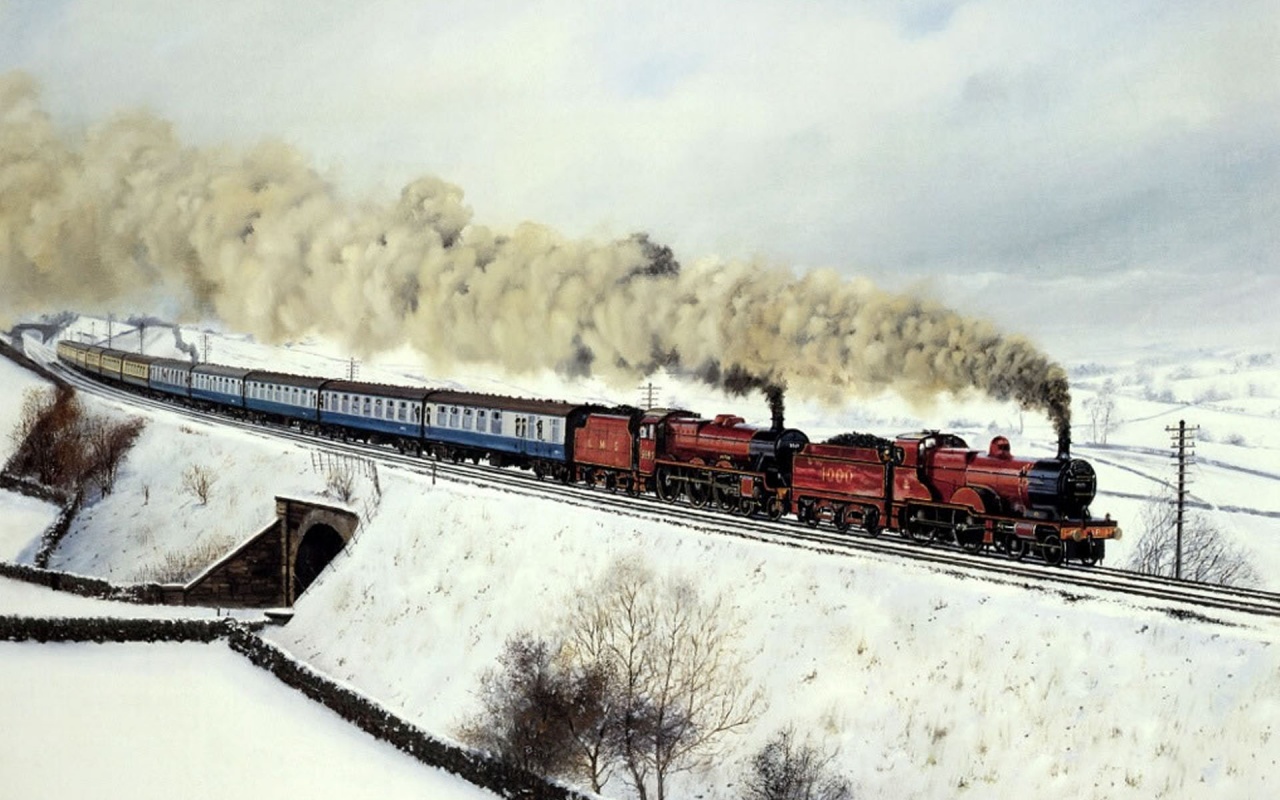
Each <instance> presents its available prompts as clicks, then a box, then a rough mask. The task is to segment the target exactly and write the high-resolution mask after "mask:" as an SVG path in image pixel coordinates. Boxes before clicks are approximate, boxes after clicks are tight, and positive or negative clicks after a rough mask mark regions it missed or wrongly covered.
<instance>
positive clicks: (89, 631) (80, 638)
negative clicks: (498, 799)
mask: <svg viewBox="0 0 1280 800" xmlns="http://www.w3.org/2000/svg"><path fill="white" fill-rule="evenodd" d="M218 640H225V641H226V642H227V643H228V645H229V646H230V648H231V649H232V650H234V651H235V652H237V653H240V654H241V655H243V656H244V657H245V658H247V659H248V660H249V661H250V663H252V664H253V665H254V666H257V667H259V668H260V669H264V670H266V671H267V672H270V673H271V674H272V675H274V676H275V677H276V678H277V679H278V680H280V681H281V682H282V683H284V684H285V685H287V686H290V687H292V688H294V689H296V690H298V691H300V692H302V693H303V694H304V695H306V696H307V697H308V698H310V699H312V700H314V701H315V702H317V703H321V704H323V705H324V706H326V707H328V708H330V709H332V710H333V711H334V712H336V713H337V714H338V715H339V716H341V717H342V718H343V719H345V720H347V721H348V722H350V723H351V724H353V725H355V726H357V727H359V728H360V729H361V730H363V731H365V732H367V733H369V734H370V735H372V736H373V737H375V738H377V739H380V740H382V741H384V742H387V743H388V744H390V745H392V746H394V747H395V748H397V749H398V750H400V751H402V752H404V753H406V754H408V755H410V756H412V757H413V758H416V759H417V760H418V761H421V762H422V763H424V764H427V765H429V766H432V767H438V768H440V769H443V770H446V771H448V772H450V773H453V774H454V775H457V776H458V777H460V778H462V779H463V780H466V781H468V782H470V783H472V784H475V785H476V786H480V787H482V788H485V789H488V790H490V791H492V792H496V793H497V794H498V795H499V796H502V797H507V798H521V800H588V797H587V795H583V794H581V793H579V792H577V791H574V790H573V789H569V788H567V787H564V786H561V785H559V784H556V783H554V782H552V781H548V780H546V779H544V778H542V777H539V776H537V775H534V774H533V773H530V772H526V771H524V770H522V769H519V768H516V767H512V766H510V765H508V764H505V763H503V762H501V761H499V760H497V759H496V758H493V757H492V756H490V755H487V754H485V753H481V752H478V751H474V750H469V749H467V748H465V747H461V746H459V745H456V744H452V743H450V742H446V741H443V740H441V739H437V738H436V737H434V736H432V735H431V734H429V733H427V732H426V731H424V730H422V729H420V728H418V727H417V726H415V725H412V724H410V723H409V722H406V721H405V720H403V719H400V718H399V717H397V716H396V715H394V714H392V713H391V712H390V711H388V710H387V709H385V708H383V707H382V706H380V705H379V704H377V703H375V702H374V701H373V700H371V699H370V698H368V697H365V696H364V695H361V694H359V693H357V692H355V691H353V690H352V689H350V688H347V687H345V686H342V685H340V684H338V683H337V682H336V681H334V680H332V679H331V678H329V677H328V676H326V675H323V674H321V673H319V672H317V671H315V670H314V669H312V668H311V667H309V666H307V665H306V664H303V663H301V662H299V661H297V660H296V659H294V658H293V657H292V656H290V655H289V654H288V653H286V652H285V651H284V650H282V649H280V647H278V646H277V645H275V644H272V643H271V642H267V641H265V640H263V639H262V638H261V637H259V636H258V635H257V634H256V633H255V631H254V630H253V628H252V627H251V626H249V625H246V624H245V623H243V622H239V621H236V620H233V619H229V618H222V619H216V620H181V619H178V620H167V619H165V620H157V619H105V618H97V619H63V618H45V617H4V616H0V641H12V642H96V643H103V642H123V643H128V642H134V643H136V642H201V643H211V642H215V641H218ZM174 724H182V723H181V722H180V721H175V722H174ZM190 724H199V723H198V722H194V723H190Z"/></svg>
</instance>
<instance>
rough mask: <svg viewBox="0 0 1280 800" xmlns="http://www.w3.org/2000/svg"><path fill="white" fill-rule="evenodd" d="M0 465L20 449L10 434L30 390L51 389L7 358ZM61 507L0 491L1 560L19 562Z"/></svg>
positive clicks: (2, 364)
mask: <svg viewBox="0 0 1280 800" xmlns="http://www.w3.org/2000/svg"><path fill="white" fill-rule="evenodd" d="M0 386H2V387H4V389H3V402H0V466H3V465H4V464H5V463H7V462H8V461H9V458H10V457H11V456H12V455H13V453H14V451H15V450H16V449H17V443H16V442H15V441H14V439H13V437H12V436H11V435H10V434H11V433H12V432H13V430H14V429H15V428H16V427H17V425H18V421H19V420H20V419H21V416H22V403H23V397H24V396H25V394H26V392H27V391H28V390H30V389H39V388H43V387H46V386H49V383H48V382H47V381H45V380H44V379H42V378H40V377H38V376H36V375H34V374H33V373H31V372H30V371H28V370H26V369H23V368H22V367H20V366H18V365H17V364H15V363H13V362H12V361H10V360H9V359H7V358H0ZM58 510H59V509H58V508H57V507H56V506H54V505H51V504H49V503H46V502H44V501H43V500H36V499H34V498H31V497H27V496H25V495H21V494H18V493H17V492H10V491H5V490H3V489H0V561H18V560H19V559H20V558H21V556H22V554H23V553H24V551H27V550H28V548H29V546H30V545H31V544H32V542H33V541H35V540H38V539H39V538H40V534H41V533H42V532H44V530H45V528H47V527H49V526H50V525H52V524H53V521H54V520H55V519H57V517H58Z"/></svg>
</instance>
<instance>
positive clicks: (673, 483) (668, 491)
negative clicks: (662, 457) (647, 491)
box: [654, 467, 680, 503]
mask: <svg viewBox="0 0 1280 800" xmlns="http://www.w3.org/2000/svg"><path fill="white" fill-rule="evenodd" d="M654 483H655V488H656V489H657V491H658V497H660V498H662V499H663V500H664V501H666V502H668V503H674V502H675V501H676V498H677V497H679V496H680V483H679V481H677V480H676V476H674V475H672V474H671V470H669V469H667V468H665V467H663V468H662V469H660V470H658V477H657V480H656V481H655V482H654Z"/></svg>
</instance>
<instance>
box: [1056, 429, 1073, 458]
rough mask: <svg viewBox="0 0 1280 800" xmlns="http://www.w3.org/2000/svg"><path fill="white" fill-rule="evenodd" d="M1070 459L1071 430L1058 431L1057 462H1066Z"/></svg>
mask: <svg viewBox="0 0 1280 800" xmlns="http://www.w3.org/2000/svg"><path fill="white" fill-rule="evenodd" d="M1070 458H1071V429H1070V428H1063V429H1062V430H1060V431H1058V460H1059V461H1067V460H1069V459H1070Z"/></svg>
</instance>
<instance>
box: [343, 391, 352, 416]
mask: <svg viewBox="0 0 1280 800" xmlns="http://www.w3.org/2000/svg"><path fill="white" fill-rule="evenodd" d="M350 412H351V395H347V394H344V395H343V396H342V413H344V414H347V413H350Z"/></svg>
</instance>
